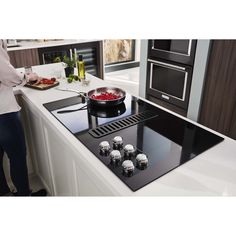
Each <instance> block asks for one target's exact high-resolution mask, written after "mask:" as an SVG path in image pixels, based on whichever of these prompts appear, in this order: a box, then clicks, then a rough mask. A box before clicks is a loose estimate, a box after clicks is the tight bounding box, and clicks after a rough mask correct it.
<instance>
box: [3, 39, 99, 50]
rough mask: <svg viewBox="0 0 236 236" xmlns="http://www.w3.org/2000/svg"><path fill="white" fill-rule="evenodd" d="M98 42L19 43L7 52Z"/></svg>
mask: <svg viewBox="0 0 236 236" xmlns="http://www.w3.org/2000/svg"><path fill="white" fill-rule="evenodd" d="M93 41H98V40H93V39H64V40H51V41H50V40H48V41H19V42H18V43H17V45H18V46H16V47H8V48H7V51H18V50H24V49H33V48H46V47H54V46H63V45H69V44H78V43H87V42H93Z"/></svg>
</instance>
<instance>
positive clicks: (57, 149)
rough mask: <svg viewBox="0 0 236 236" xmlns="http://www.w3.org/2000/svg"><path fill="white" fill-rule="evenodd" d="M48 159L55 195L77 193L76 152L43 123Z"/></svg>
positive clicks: (73, 194)
mask: <svg viewBox="0 0 236 236" xmlns="http://www.w3.org/2000/svg"><path fill="white" fill-rule="evenodd" d="M44 133H45V138H46V140H45V141H46V143H47V150H48V154H49V156H48V159H49V161H50V164H51V172H52V180H53V185H54V194H55V195H56V196H76V195H78V183H77V178H76V168H75V162H74V158H75V157H76V154H75V153H74V152H73V151H72V149H71V148H70V146H69V145H68V144H66V142H64V140H63V139H62V137H61V136H60V135H59V134H57V133H56V132H55V131H54V130H53V129H52V127H50V126H49V125H44Z"/></svg>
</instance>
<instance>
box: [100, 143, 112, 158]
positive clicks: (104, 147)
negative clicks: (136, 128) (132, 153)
mask: <svg viewBox="0 0 236 236" xmlns="http://www.w3.org/2000/svg"><path fill="white" fill-rule="evenodd" d="M99 148H100V153H101V154H102V155H107V154H108V153H109V152H110V149H111V147H110V144H109V142H107V141H102V142H101V143H100V144H99Z"/></svg>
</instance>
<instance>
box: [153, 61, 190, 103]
mask: <svg viewBox="0 0 236 236" xmlns="http://www.w3.org/2000/svg"><path fill="white" fill-rule="evenodd" d="M150 65H151V68H150V69H151V74H150V88H151V89H152V90H156V91H158V92H160V93H162V95H161V96H162V98H164V99H167V100H169V97H173V98H175V99H178V100H180V101H184V100H185V96H186V87H187V79H188V72H187V71H186V68H185V67H180V66H176V65H172V64H168V63H163V62H153V61H151V64H150Z"/></svg>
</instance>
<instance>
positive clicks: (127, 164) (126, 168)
mask: <svg viewBox="0 0 236 236" xmlns="http://www.w3.org/2000/svg"><path fill="white" fill-rule="evenodd" d="M122 167H123V173H124V174H125V175H127V176H131V175H132V174H133V172H134V164H133V162H132V161H130V160H126V161H124V162H123V163H122Z"/></svg>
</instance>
